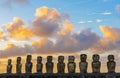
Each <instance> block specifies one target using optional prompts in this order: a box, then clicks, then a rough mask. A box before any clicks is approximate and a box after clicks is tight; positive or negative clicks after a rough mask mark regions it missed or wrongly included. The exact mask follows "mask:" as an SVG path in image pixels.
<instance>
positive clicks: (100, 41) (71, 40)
mask: <svg viewBox="0 0 120 78" xmlns="http://www.w3.org/2000/svg"><path fill="white" fill-rule="evenodd" d="M101 21H102V20H100V19H98V20H96V22H101ZM90 22H91V21H90ZM30 24H31V25H30V26H26V25H25V24H24V22H23V21H22V19H20V18H18V17H15V18H14V19H13V21H12V22H10V23H7V24H4V26H3V28H4V29H3V30H4V31H1V33H0V35H1V37H2V36H4V37H8V38H9V41H10V40H13V39H14V41H18V40H19V41H27V43H24V44H23V46H18V45H15V44H14V43H11V44H8V45H7V46H6V48H5V49H3V50H0V56H2V57H9V56H18V55H26V54H27V53H31V54H37V53H40V54H52V53H75V52H76V53H77V52H81V51H85V50H86V51H88V50H89V52H96V53H104V52H108V51H113V50H120V48H119V46H120V35H119V33H120V28H113V27H110V26H100V31H101V32H102V33H103V36H99V35H98V34H97V33H96V32H93V31H92V30H91V29H89V28H86V29H83V30H81V31H79V33H77V32H75V31H74V25H73V24H72V22H70V18H69V16H68V15H67V14H61V13H59V12H58V11H57V10H56V9H54V8H48V7H40V8H37V9H36V12H35V18H34V19H33V21H32V23H30ZM36 37H37V38H36ZM20 44H22V43H20Z"/></svg>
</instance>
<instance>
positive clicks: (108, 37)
mask: <svg viewBox="0 0 120 78" xmlns="http://www.w3.org/2000/svg"><path fill="white" fill-rule="evenodd" d="M100 30H101V31H102V32H103V37H100V40H99V41H98V42H97V43H96V44H94V46H92V47H91V48H90V50H91V51H93V52H97V53H103V52H108V51H119V50H120V47H119V46H120V35H119V33H120V28H113V27H110V26H100Z"/></svg>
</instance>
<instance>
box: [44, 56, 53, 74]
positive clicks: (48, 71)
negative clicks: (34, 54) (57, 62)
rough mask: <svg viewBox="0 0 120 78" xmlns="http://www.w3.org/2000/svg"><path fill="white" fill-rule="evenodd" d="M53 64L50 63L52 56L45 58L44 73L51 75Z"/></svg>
mask: <svg viewBox="0 0 120 78" xmlns="http://www.w3.org/2000/svg"><path fill="white" fill-rule="evenodd" d="M53 67H54V64H53V62H52V56H47V63H46V72H47V73H53Z"/></svg>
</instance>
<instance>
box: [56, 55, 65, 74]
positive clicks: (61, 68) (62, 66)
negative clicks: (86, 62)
mask: <svg viewBox="0 0 120 78" xmlns="http://www.w3.org/2000/svg"><path fill="white" fill-rule="evenodd" d="M57 70H58V73H64V72H65V63H64V56H59V57H58V63H57Z"/></svg>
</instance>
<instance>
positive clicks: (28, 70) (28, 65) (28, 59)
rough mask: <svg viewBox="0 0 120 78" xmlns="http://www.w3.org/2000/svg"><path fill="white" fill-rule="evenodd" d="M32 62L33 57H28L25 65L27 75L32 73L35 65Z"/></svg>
mask: <svg viewBox="0 0 120 78" xmlns="http://www.w3.org/2000/svg"><path fill="white" fill-rule="evenodd" d="M31 60H32V56H31V55H27V58H26V64H25V71H26V73H32V67H33V64H32V62H31Z"/></svg>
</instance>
